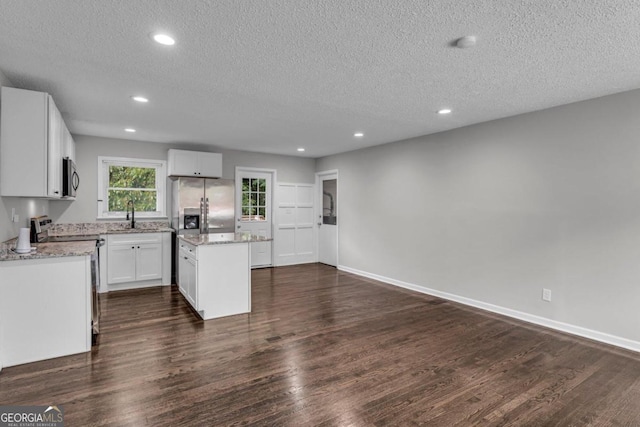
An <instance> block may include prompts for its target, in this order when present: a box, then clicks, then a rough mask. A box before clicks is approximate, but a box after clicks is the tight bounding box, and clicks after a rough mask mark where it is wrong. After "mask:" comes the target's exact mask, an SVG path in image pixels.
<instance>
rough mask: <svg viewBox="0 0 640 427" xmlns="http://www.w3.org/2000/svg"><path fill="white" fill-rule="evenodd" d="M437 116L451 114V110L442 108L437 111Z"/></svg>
mask: <svg viewBox="0 0 640 427" xmlns="http://www.w3.org/2000/svg"><path fill="white" fill-rule="evenodd" d="M438 114H451V110H450V109H448V108H443V109H442V110H438Z"/></svg>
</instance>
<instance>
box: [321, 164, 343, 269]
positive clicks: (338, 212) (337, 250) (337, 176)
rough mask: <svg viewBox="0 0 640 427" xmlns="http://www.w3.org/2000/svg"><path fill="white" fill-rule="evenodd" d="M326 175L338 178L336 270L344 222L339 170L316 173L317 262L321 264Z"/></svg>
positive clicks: (338, 263) (338, 262) (338, 264)
mask: <svg viewBox="0 0 640 427" xmlns="http://www.w3.org/2000/svg"><path fill="white" fill-rule="evenodd" d="M326 175H335V176H336V191H337V193H338V194H337V195H336V206H337V209H336V217H338V223H337V224H336V268H338V267H339V266H340V222H341V221H342V219H341V217H340V205H341V204H340V174H339V173H338V169H330V170H326V171H320V172H316V196H315V204H316V224H317V227H316V233H315V234H316V262H320V227H321V225H319V223H318V222H317V221H318V218H320V219H319V220H320V221H321V220H322V213H323V212H322V177H323V176H326Z"/></svg>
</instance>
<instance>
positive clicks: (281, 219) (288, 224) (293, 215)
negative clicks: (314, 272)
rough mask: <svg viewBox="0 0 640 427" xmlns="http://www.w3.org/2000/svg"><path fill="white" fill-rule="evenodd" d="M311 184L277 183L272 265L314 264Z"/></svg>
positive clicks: (312, 190) (312, 195)
mask: <svg viewBox="0 0 640 427" xmlns="http://www.w3.org/2000/svg"><path fill="white" fill-rule="evenodd" d="M314 197H315V193H314V185H313V184H289V183H278V185H277V194H276V206H277V215H276V227H275V228H276V240H275V241H274V243H275V244H274V248H275V255H274V258H275V260H274V263H275V265H292V264H302V263H307V262H315V261H316V251H315V247H316V245H315V225H314Z"/></svg>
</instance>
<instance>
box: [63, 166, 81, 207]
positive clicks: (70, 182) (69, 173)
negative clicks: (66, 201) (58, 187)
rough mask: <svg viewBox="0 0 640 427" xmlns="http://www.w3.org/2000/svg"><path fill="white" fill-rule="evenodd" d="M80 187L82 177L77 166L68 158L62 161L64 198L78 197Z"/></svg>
mask: <svg viewBox="0 0 640 427" xmlns="http://www.w3.org/2000/svg"><path fill="white" fill-rule="evenodd" d="M79 186H80V177H79V176H78V172H77V171H76V164H75V163H74V162H73V160H71V159H70V158H68V157H65V158H63V159H62V197H76V192H77V191H78V187H79Z"/></svg>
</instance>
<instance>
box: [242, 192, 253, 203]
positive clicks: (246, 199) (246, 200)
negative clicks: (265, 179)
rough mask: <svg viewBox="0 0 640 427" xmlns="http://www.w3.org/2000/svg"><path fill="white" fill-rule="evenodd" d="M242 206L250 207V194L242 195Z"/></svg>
mask: <svg viewBox="0 0 640 427" xmlns="http://www.w3.org/2000/svg"><path fill="white" fill-rule="evenodd" d="M242 206H251V193H242Z"/></svg>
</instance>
